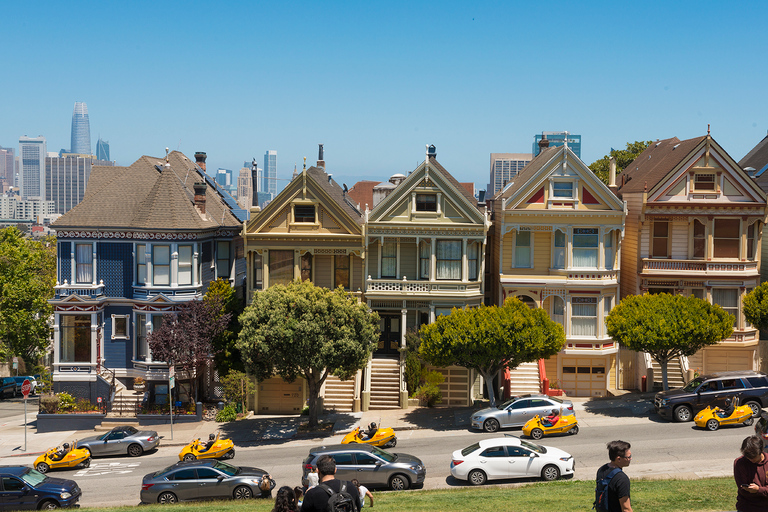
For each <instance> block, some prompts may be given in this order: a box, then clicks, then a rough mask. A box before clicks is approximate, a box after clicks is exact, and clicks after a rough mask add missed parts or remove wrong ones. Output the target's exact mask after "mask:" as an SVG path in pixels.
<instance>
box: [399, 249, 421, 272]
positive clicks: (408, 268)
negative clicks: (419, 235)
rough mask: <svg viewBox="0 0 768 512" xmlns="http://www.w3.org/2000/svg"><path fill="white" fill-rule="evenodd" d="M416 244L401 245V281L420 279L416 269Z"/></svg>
mask: <svg viewBox="0 0 768 512" xmlns="http://www.w3.org/2000/svg"><path fill="white" fill-rule="evenodd" d="M417 255H418V253H417V252H416V243H415V242H413V243H401V244H400V279H402V278H403V277H406V278H407V279H408V280H409V281H415V280H416V279H418V278H419V276H418V271H417V269H416V257H417Z"/></svg>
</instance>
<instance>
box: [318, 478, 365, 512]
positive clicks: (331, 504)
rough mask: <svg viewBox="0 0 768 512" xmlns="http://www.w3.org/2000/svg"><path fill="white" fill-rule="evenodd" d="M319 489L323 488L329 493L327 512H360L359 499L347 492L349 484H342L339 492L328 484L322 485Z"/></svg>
mask: <svg viewBox="0 0 768 512" xmlns="http://www.w3.org/2000/svg"><path fill="white" fill-rule="evenodd" d="M318 487H322V488H323V489H325V492H327V493H328V505H326V506H325V510H326V512H357V511H358V509H359V507H358V499H357V498H356V497H353V496H352V495H351V494H349V493H348V492H347V482H341V488H340V489H339V492H334V490H333V489H331V488H330V487H328V486H327V485H326V484H320V485H319V486H318ZM355 492H357V490H355Z"/></svg>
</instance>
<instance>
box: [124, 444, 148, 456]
mask: <svg viewBox="0 0 768 512" xmlns="http://www.w3.org/2000/svg"><path fill="white" fill-rule="evenodd" d="M142 453H144V449H143V448H142V447H141V445H138V444H136V443H134V444H132V445H130V446H128V455H130V456H131V457H138V456H139V455H141V454H142Z"/></svg>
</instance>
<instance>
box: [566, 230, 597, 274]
mask: <svg viewBox="0 0 768 512" xmlns="http://www.w3.org/2000/svg"><path fill="white" fill-rule="evenodd" d="M582 229H583V230H587V229H589V230H593V231H596V233H576V231H577V230H582ZM580 235H584V236H594V237H595V239H596V240H597V245H595V246H594V247H576V244H575V240H576V237H577V236H580ZM601 245H602V244H601V242H600V229H599V228H595V227H587V226H585V227H579V228H573V230H572V232H571V268H574V269H591V270H597V269H598V268H599V266H600V246H601ZM577 251H583V252H585V253H586V252H587V251H590V252H591V251H594V253H595V265H594V266H589V267H577V266H576V262H577V261H578V258H576V252H577Z"/></svg>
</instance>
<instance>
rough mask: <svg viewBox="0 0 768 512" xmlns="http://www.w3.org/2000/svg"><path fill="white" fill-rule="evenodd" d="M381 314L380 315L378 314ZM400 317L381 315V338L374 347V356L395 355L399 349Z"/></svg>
mask: <svg viewBox="0 0 768 512" xmlns="http://www.w3.org/2000/svg"><path fill="white" fill-rule="evenodd" d="M380 314H381V313H380ZM401 323H402V322H401V317H400V315H383V314H381V317H380V318H379V329H381V336H380V337H379V344H378V346H377V347H376V354H378V355H387V354H397V353H398V351H397V349H398V348H399V347H400V331H401V329H402V325H401Z"/></svg>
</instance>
